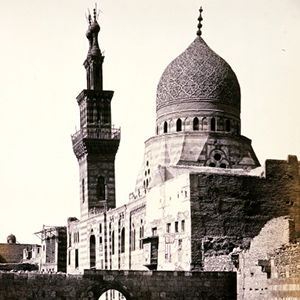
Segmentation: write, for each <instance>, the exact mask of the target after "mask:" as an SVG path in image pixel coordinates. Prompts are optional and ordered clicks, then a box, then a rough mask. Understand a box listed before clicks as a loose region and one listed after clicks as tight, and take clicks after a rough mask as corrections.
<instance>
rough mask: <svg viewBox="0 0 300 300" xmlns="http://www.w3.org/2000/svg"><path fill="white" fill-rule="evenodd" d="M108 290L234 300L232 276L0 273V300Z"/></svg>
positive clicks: (87, 299) (89, 297)
mask: <svg viewBox="0 0 300 300" xmlns="http://www.w3.org/2000/svg"><path fill="white" fill-rule="evenodd" d="M108 289H116V290H118V291H120V292H121V293H122V294H123V295H124V296H125V297H126V299H127V300H138V299H148V300H152V299H153V300H154V299H174V300H177V299H178V300H181V299H186V300H192V299H193V300H195V299H202V300H204V299H219V300H221V299H224V300H225V299H228V300H229V299H230V300H234V299H236V274H235V273H229V272H226V273H225V272H167V271H165V272H143V271H105V270H86V271H85V274H84V275H83V276H82V275H66V274H39V273H36V272H29V273H25V272H19V273H3V272H1V273H0V300H7V299H10V300H19V299H22V300H31V299H39V300H48V299H49V300H50V299H55V300H73V299H74V300H75V299H76V300H79V299H81V300H96V299H99V297H100V296H101V295H102V294H103V293H104V292H105V291H107V290H108Z"/></svg>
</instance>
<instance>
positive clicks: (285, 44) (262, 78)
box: [0, 0, 300, 243]
mask: <svg viewBox="0 0 300 300" xmlns="http://www.w3.org/2000/svg"><path fill="white" fill-rule="evenodd" d="M94 3H95V1H94V0H93V1H90V0H88V1H87V0H76V1H71V0H26V1H24V0H11V1H7V0H6V1H4V0H0V36H1V40H2V42H1V50H0V51H1V52H0V53H1V55H0V66H1V68H0V82H1V97H0V101H1V108H0V125H1V126H0V134H1V148H0V155H1V156H0V157H1V173H0V176H1V181H0V201H1V206H0V207H1V210H0V243H1V242H2V243H3V242H6V237H7V236H8V235H9V234H10V233H13V234H15V235H16V237H17V240H18V241H19V242H20V243H39V240H38V239H37V238H36V237H35V236H34V235H33V233H34V232H36V231H39V230H41V229H42V226H43V224H45V225H60V226H63V225H66V223H67V218H68V217H70V216H76V217H78V218H79V179H78V178H79V177H78V164H77V160H76V158H75V155H74V154H73V150H72V144H71V138H70V135H71V134H74V133H75V126H77V129H78V128H79V109H78V105H77V102H76V96H77V95H78V94H79V93H80V92H81V90H82V89H84V88H85V87H86V83H85V70H84V67H83V65H82V64H83V62H84V60H85V58H86V54H87V50H88V41H87V39H86V37H85V32H86V30H87V22H86V19H85V13H87V9H88V8H90V9H91V10H92V9H93V8H94ZM200 5H202V6H203V10H204V11H203V19H204V20H203V27H202V32H203V34H202V37H203V38H204V40H205V41H206V43H207V44H208V45H209V46H210V47H211V48H212V49H213V50H214V51H215V52H216V53H218V54H219V55H220V56H221V57H223V58H224V59H225V60H226V61H227V62H228V63H229V64H230V65H231V67H232V69H233V70H234V71H235V73H236V75H237V77H238V80H239V83H240V86H241V92H242V100H241V101H242V115H241V118H242V134H243V135H245V136H247V137H248V138H250V139H252V145H253V148H254V151H255V153H256V155H257V157H258V159H259V160H260V163H261V164H264V161H265V160H266V159H268V158H272V159H286V158H287V156H288V154H294V155H297V156H298V158H300V135H299V128H300V118H299V117H298V115H299V112H300V104H299V102H300V34H299V31H300V1H299V0H251V1H249V0H201V1H199V0H184V1H183V0H163V1H162V0H102V1H101V2H98V7H99V8H100V9H101V11H102V13H100V16H99V24H100V26H101V31H100V34H99V42H100V48H101V50H102V51H103V50H104V51H105V61H104V88H105V89H107V90H114V91H115V94H114V98H113V101H112V118H113V123H114V124H116V125H117V126H120V127H121V132H122V136H121V144H120V148H119V151H118V153H117V159H116V192H117V205H118V206H119V205H122V204H124V203H126V202H127V201H128V194H129V193H130V192H132V191H133V190H134V185H135V179H136V176H137V173H138V169H139V166H140V164H141V163H142V158H143V150H144V141H145V140H146V139H148V138H149V137H151V136H152V135H154V132H155V95H156V86H157V84H158V81H159V78H160V76H161V74H162V72H163V70H164V68H165V67H166V66H167V65H168V64H169V63H170V62H171V61H172V60H173V59H174V58H175V57H177V56H178V55H179V54H180V53H181V52H182V51H184V50H185V49H186V48H187V47H188V46H189V44H190V43H191V42H192V41H193V40H194V38H195V37H196V31H197V18H198V16H199V12H198V9H199V7H200Z"/></svg>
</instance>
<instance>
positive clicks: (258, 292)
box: [238, 216, 293, 300]
mask: <svg viewBox="0 0 300 300" xmlns="http://www.w3.org/2000/svg"><path fill="white" fill-rule="evenodd" d="M291 226H293V224H292V223H291V221H290V219H289V217H285V216H283V217H279V218H274V219H272V220H270V221H269V222H267V224H266V225H265V226H264V227H263V228H262V230H261V231H260V233H259V234H258V235H257V236H256V237H255V238H254V239H253V240H252V241H251V244H250V248H249V249H247V250H244V251H241V252H240V254H239V271H238V299H247V300H256V299H265V300H269V299H270V286H269V279H268V278H270V277H271V268H270V259H269V256H268V255H269V253H273V252H274V251H275V250H276V249H278V248H279V247H281V246H282V245H284V244H286V243H288V242H289V240H290V236H289V235H290V227H291Z"/></svg>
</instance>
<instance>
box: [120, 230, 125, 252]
mask: <svg viewBox="0 0 300 300" xmlns="http://www.w3.org/2000/svg"><path fill="white" fill-rule="evenodd" d="M124 252H125V228H122V231H121V253H124Z"/></svg>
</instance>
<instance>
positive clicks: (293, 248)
mask: <svg viewBox="0 0 300 300" xmlns="http://www.w3.org/2000/svg"><path fill="white" fill-rule="evenodd" d="M269 257H270V266H271V278H270V279H268V284H269V289H270V298H269V299H270V300H275V299H300V242H299V241H298V242H296V243H293V244H291V243H290V244H285V245H282V246H281V247H280V248H278V249H276V251H275V252H274V253H271V254H270V255H269Z"/></svg>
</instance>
